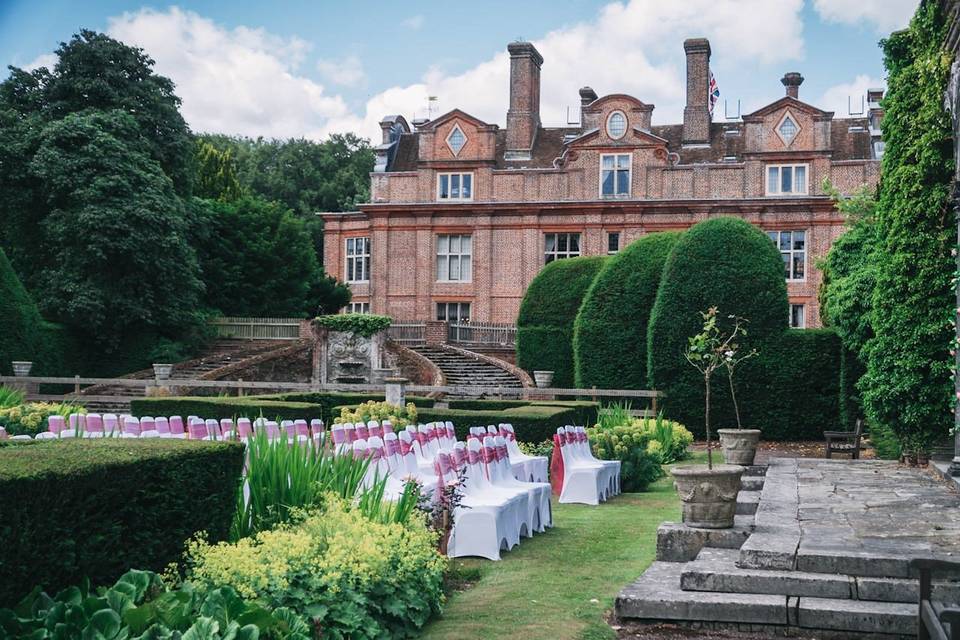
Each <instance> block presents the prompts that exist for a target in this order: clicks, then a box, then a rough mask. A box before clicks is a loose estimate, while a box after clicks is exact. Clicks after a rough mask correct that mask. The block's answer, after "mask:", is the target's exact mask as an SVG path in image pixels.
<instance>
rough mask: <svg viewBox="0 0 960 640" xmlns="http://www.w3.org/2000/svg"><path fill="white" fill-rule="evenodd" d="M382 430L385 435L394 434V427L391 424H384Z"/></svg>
mask: <svg viewBox="0 0 960 640" xmlns="http://www.w3.org/2000/svg"><path fill="white" fill-rule="evenodd" d="M381 428H382V429H383V432H384V433H393V425H392V424H390V423H389V422H384V423H383V425H382V426H381Z"/></svg>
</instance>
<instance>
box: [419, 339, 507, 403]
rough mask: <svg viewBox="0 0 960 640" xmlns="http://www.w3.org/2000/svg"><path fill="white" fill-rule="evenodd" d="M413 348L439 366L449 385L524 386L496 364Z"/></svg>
mask: <svg viewBox="0 0 960 640" xmlns="http://www.w3.org/2000/svg"><path fill="white" fill-rule="evenodd" d="M412 348H413V350H414V351H416V352H417V353H419V354H420V355H422V356H423V357H425V358H426V359H428V360H430V361H431V362H433V363H434V364H435V365H437V367H438V368H439V369H440V371H442V372H443V375H444V376H445V377H446V379H447V384H448V385H451V386H460V385H467V386H474V387H514V388H520V387H522V386H523V383H522V382H521V381H520V379H519V378H517V376H515V375H513V374H512V373H510V372H509V371H507V370H506V369H501V368H500V367H498V366H496V365H494V364H490V363H489V362H485V361H483V360H480V359H478V358H471V357H470V356H467V355H464V354H463V353H460V352H458V351H452V350H448V349H444V348H442V347H432V346H422V347H412ZM458 397H460V396H458ZM462 397H465V396H462Z"/></svg>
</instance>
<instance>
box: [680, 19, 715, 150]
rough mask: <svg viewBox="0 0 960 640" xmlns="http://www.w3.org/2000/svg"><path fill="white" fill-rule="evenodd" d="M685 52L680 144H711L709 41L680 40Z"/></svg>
mask: <svg viewBox="0 0 960 640" xmlns="http://www.w3.org/2000/svg"><path fill="white" fill-rule="evenodd" d="M683 50H684V52H686V54H687V106H686V107H684V109H683V140H682V142H683V144H710V41H709V40H707V39H706V38H690V39H688V40H684V41H683Z"/></svg>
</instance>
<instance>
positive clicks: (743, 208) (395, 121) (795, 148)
mask: <svg viewBox="0 0 960 640" xmlns="http://www.w3.org/2000/svg"><path fill="white" fill-rule="evenodd" d="M685 50H686V53H687V60H688V64H687V69H688V74H689V75H690V76H692V78H691V79H690V80H689V81H688V98H687V107H686V108H685V111H684V123H683V124H682V125H660V126H656V125H652V114H653V111H654V107H653V105H649V104H645V103H643V102H641V101H640V100H638V99H636V98H633V97H631V96H627V95H622V94H613V95H608V96H604V97H601V98H597V96H596V93H595V92H593V90H592V89H590V88H589V87H585V88H584V89H581V91H580V95H581V98H582V100H581V103H582V107H581V124H580V126H577V127H566V128H544V127H542V126H541V125H540V118H539V113H538V111H539V77H540V64H541V63H542V58H540V56H539V53H537V52H536V49H534V48H533V46H532V45H529V44H527V43H513V44H512V45H511V46H510V53H511V83H510V93H511V96H510V113H509V114H508V119H507V122H508V126H510V127H514V128H515V129H516V130H515V131H513V132H511V130H509V129H508V130H502V129H500V128H499V127H497V126H496V125H490V124H487V123H484V122H482V121H480V120H478V119H476V118H474V117H472V116H470V115H468V114H467V113H465V112H462V111H460V110H454V111H452V112H450V113H447V114H445V115H443V116H440V117H438V118H436V119H434V120H432V121H430V122H421V123H416V128H415V130H413V131H411V130H410V128H409V126H408V125H407V123H406V121H405V120H404V119H403V118H402V117H400V116H391V117H388V118H386V119H385V120H384V121H383V123H381V124H382V126H383V144H382V145H381V146H380V147H379V148H378V154H379V155H378V163H377V170H376V171H375V172H374V173H373V174H372V175H371V179H372V187H371V202H370V203H369V204H366V205H361V206H360V211H359V212H353V213H342V214H337V213H329V214H323V218H324V221H325V224H326V231H325V255H324V258H325V260H324V262H325V265H326V268H327V270H328V272H329V273H331V274H333V275H335V276H337V277H338V278H339V279H341V280H348V278H347V270H346V265H347V256H346V247H347V239H348V238H358V237H363V238H369V239H370V275H369V278H368V281H366V282H350V286H351V289H352V290H353V296H354V300H355V301H358V302H365V301H369V302H370V310H371V311H372V312H373V313H382V314H387V315H391V316H393V317H394V318H396V319H398V320H406V321H413V320H418V321H423V320H433V319H436V317H437V304H438V303H446V302H466V303H470V305H471V307H470V316H471V319H472V320H476V321H490V322H514V321H515V320H516V315H517V311H518V309H519V305H520V301H521V299H522V298H523V294H524V291H525V290H526V287H527V285H528V284H529V283H530V281H531V280H532V279H533V277H534V276H535V275H536V274H537V273H538V272H539V270H540V269H541V268H542V267H543V265H544V263H545V259H546V258H545V250H546V244H547V243H548V242H549V241H550V239H549V238H548V234H553V233H572V234H579V235H578V237H579V241H580V242H579V245H580V246H579V249H580V255H606V254H607V253H608V241H609V234H611V233H615V234H619V247H620V248H623V247H625V246H626V245H627V244H629V243H630V242H631V241H632V240H634V239H636V238H638V237H640V236H642V235H644V234H646V233H652V232H656V231H662V230H667V229H684V228H687V227H689V226H691V225H692V224H695V223H696V222H698V221H700V220H703V219H706V218H708V217H710V216H717V215H736V216H740V217H743V218H744V219H746V220H748V221H750V222H751V223H753V224H756V225H757V226H759V227H760V228H761V229H764V230H768V231H790V230H798V231H804V232H805V245H806V246H805V251H806V255H805V274H804V277H803V278H802V279H797V280H788V287H787V288H788V292H789V295H790V300H791V302H792V303H794V304H802V305H804V315H805V324H806V326H808V327H816V326H819V325H820V322H819V309H818V304H817V289H818V287H819V285H820V280H821V276H820V273H819V271H818V270H817V269H816V261H817V260H818V259H819V258H821V257H822V256H823V255H824V254H825V253H826V252H827V250H828V249H829V247H830V245H831V243H832V242H833V240H834V239H835V238H836V237H837V236H838V235H839V234H840V233H841V232H842V231H843V219H842V217H841V216H840V215H839V214H838V213H837V212H836V211H835V210H834V207H833V205H832V203H831V201H830V199H829V198H828V197H827V196H826V195H824V193H823V190H822V186H821V184H822V182H823V180H824V179H829V180H830V181H831V182H832V183H833V185H834V186H835V187H837V188H838V189H839V190H840V191H841V192H843V193H851V192H853V191H855V190H856V189H858V188H859V187H860V186H861V185H864V184H875V183H876V181H877V179H878V177H879V166H880V164H879V160H878V159H877V158H876V156H875V153H874V144H873V142H874V141H875V140H876V138H875V131H874V129H873V128H872V127H871V123H873V122H874V119H873V117H871V119H870V120H868V119H867V118H862V119H854V118H848V119H839V118H834V116H833V114H832V113H830V112H824V111H821V110H820V109H817V108H816V107H814V106H812V105H809V104H806V103H804V102H801V101H800V100H799V99H798V98H797V97H796V96H797V95H798V90H799V84H800V82H802V78H800V77H799V75H798V74H796V75H794V74H788V76H786V77H785V79H784V85H785V86H786V88H787V92H788V95H787V96H785V97H783V98H781V99H780V100H777V101H776V102H773V103H772V104H769V105H767V106H766V107H763V108H762V109H759V110H758V111H755V112H754V113H751V114H748V115H745V116H743V118H742V121H736V122H728V123H712V124H711V123H709V117H708V118H707V119H706V120H704V119H703V117H702V116H703V114H704V113H707V114H708V116H709V107H708V105H707V104H706V102H705V101H706V100H708V99H709V98H708V95H707V91H706V90H705V89H704V88H703V87H701V86H700V85H701V84H703V83H705V82H707V81H708V79H709V59H710V46H709V43H708V42H707V41H706V40H702V39H698V40H688V41H687V43H685ZM876 115H877V114H871V116H876ZM788 119H789V123H787V124H786V125H785V124H784V123H785V122H786V121H787V120H788ZM624 121H625V126H622V125H623V123H624ZM791 123H792V125H793V126H792V127H790V126H789V125H790V124H791ZM617 125H621V126H619V127H618V126H617ZM531 133H532V135H533V139H532V143H531V142H529V141H530V135H531ZM527 147H529V148H527ZM608 154H615V155H616V156H618V158H617V160H616V161H617V162H619V163H621V164H622V166H624V167H629V168H628V169H625V170H624V171H623V172H622V174H621V175H620V176H619V177H615V178H614V179H613V181H612V182H608V183H607V184H608V190H609V186H610V185H612V184H613V183H616V181H617V180H620V181H621V185H620V186H621V191H625V192H626V193H619V194H617V193H615V194H605V193H604V191H603V188H602V179H603V176H604V175H605V174H603V172H602V169H601V158H602V156H604V155H608ZM608 162H611V160H608ZM771 165H791V166H802V167H803V168H802V169H800V170H797V171H796V173H793V171H794V170H792V169H783V170H781V171H784V172H785V173H786V172H790V175H792V176H795V177H794V178H793V181H794V183H797V181H798V180H800V178H801V177H802V180H803V182H805V186H806V189H805V190H804V191H803V192H801V193H797V194H789V195H769V194H768V192H767V177H768V173H767V172H768V170H769V167H770V166H771ZM450 172H453V173H456V174H458V177H457V178H456V179H457V180H458V181H459V180H464V181H466V180H467V178H459V174H469V175H470V178H469V181H470V198H468V199H457V200H454V199H449V198H448V199H443V198H441V197H440V194H441V192H442V191H443V189H445V188H447V187H446V186H441V185H448V184H449V185H452V184H459V182H456V183H453V182H447V181H450V180H453V178H441V175H442V174H447V173H450ZM801 172H802V173H801ZM441 180H444V182H441ZM784 180H786V178H784ZM778 184H780V182H779V181H778ZM450 188H451V189H452V188H453V187H450ZM451 193H452V192H451ZM446 235H458V236H470V244H471V246H470V250H469V256H470V257H469V261H470V268H469V270H467V269H464V271H469V280H466V281H442V280H438V275H439V274H440V273H442V272H438V268H439V267H438V264H437V263H438V238H440V236H446ZM439 242H444V240H442V239H441V240H439ZM455 242H456V241H455ZM352 244H353V243H352ZM441 246H443V245H441ZM444 252H445V250H442V249H441V250H440V253H444ZM361 260H362V258H361ZM456 261H457V259H456V258H455V259H454V262H456ZM444 262H445V263H446V261H445V260H444ZM458 264H460V268H463V267H465V265H466V263H465V262H461V263H458ZM449 269H451V270H453V269H454V267H453V266H450V267H449ZM448 279H449V278H448Z"/></svg>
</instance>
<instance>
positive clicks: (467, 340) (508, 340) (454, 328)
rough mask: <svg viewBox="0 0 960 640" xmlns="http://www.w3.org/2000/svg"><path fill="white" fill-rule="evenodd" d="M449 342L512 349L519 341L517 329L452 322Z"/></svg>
mask: <svg viewBox="0 0 960 640" xmlns="http://www.w3.org/2000/svg"><path fill="white" fill-rule="evenodd" d="M447 340H449V341H450V342H451V343H452V344H463V345H476V346H498V347H512V346H514V345H515V344H516V341H517V327H516V326H515V325H512V324H498V323H495V322H451V323H450V324H449V325H447Z"/></svg>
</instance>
